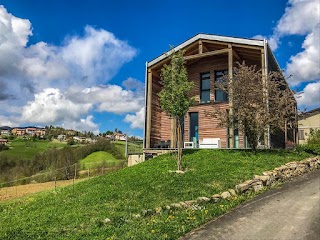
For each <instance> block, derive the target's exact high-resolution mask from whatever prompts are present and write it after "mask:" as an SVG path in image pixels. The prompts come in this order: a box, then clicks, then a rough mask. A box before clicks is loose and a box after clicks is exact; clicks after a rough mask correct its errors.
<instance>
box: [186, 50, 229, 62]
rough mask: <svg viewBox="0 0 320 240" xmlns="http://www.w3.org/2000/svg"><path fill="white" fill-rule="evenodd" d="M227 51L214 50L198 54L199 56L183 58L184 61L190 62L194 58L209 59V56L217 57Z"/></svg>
mask: <svg viewBox="0 0 320 240" xmlns="http://www.w3.org/2000/svg"><path fill="white" fill-rule="evenodd" d="M228 51H229V50H228V49H227V48H226V49H221V50H216V51H211V52H205V53H199V54H195V55H190V56H185V57H184V59H185V60H187V61H188V60H192V59H196V58H203V57H210V56H214V55H219V54H225V53H228Z"/></svg>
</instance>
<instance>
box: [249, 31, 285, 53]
mask: <svg viewBox="0 0 320 240" xmlns="http://www.w3.org/2000/svg"><path fill="white" fill-rule="evenodd" d="M252 38H253V39H259V40H263V39H267V41H268V43H269V46H270V48H271V50H272V51H275V50H276V49H277V48H278V45H279V38H278V37H277V36H271V37H266V36H262V35H255V36H253V37H252Z"/></svg>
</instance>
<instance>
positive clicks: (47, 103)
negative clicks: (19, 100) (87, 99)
mask: <svg viewBox="0 0 320 240" xmlns="http://www.w3.org/2000/svg"><path fill="white" fill-rule="evenodd" d="M91 108H92V104H90V103H83V104H79V103H74V102H72V101H70V100H69V99H67V98H66V97H65V96H64V94H63V93H61V92H60V90H59V89H56V88H46V89H44V90H43V91H42V92H40V93H37V94H35V96H34V100H33V101H30V102H28V103H27V105H26V106H24V107H23V109H22V119H21V120H22V121H23V122H29V123H43V124H51V123H57V122H61V121H63V120H74V119H78V118H80V116H82V115H83V114H86V113H87V112H88V111H89V110H90V109H91Z"/></svg>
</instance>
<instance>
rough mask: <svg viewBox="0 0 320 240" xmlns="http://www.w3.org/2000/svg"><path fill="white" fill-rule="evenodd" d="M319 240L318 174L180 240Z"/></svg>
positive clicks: (247, 204) (309, 176) (293, 182)
mask: <svg viewBox="0 0 320 240" xmlns="http://www.w3.org/2000/svg"><path fill="white" fill-rule="evenodd" d="M187 239H193V240H200V239H201V240H210V239H219V240H224V239H226V240H233V239H234V240H235V239H236V240H249V239H254V240H259V239H263V240H266V239H268V240H271V239H281V240H282V239H288V240H295V239H304V240H305V239H307V240H319V239H320V171H319V170H317V171H315V172H312V173H309V174H307V175H304V176H301V177H298V178H296V179H295V180H293V181H290V182H287V183H285V184H283V185H282V186H281V188H280V189H272V190H270V191H268V192H265V193H263V194H261V195H259V196H258V197H257V198H255V199H254V200H252V201H250V202H248V203H246V204H244V205H242V206H240V207H239V208H237V209H236V210H234V211H232V212H230V213H228V214H226V215H224V216H222V217H221V218H219V219H217V220H215V221H212V222H209V223H208V224H206V225H204V226H202V227H201V228H199V229H197V230H195V231H193V232H191V233H189V234H188V235H187V236H185V237H183V238H181V240H187Z"/></svg>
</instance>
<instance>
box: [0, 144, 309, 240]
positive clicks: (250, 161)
mask: <svg viewBox="0 0 320 240" xmlns="http://www.w3.org/2000/svg"><path fill="white" fill-rule="evenodd" d="M308 156H309V155H308V154H306V153H293V152H292V153H285V152H282V151H281V152H277V151H275V152H271V153H270V152H265V151H263V152H259V153H257V154H252V153H251V152H247V151H222V150H215V151H213V150H199V151H195V152H192V151H191V152H187V153H186V154H185V155H184V156H183V164H184V165H185V167H187V168H188V171H187V172H186V173H185V174H176V173H172V172H170V170H175V169H176V162H175V160H174V158H173V157H172V156H169V155H162V156H160V157H158V158H155V159H153V160H150V161H147V162H144V163H141V164H138V165H136V166H133V167H130V168H125V169H121V170H119V171H118V172H114V173H110V174H108V175H105V176H101V177H97V178H92V179H90V180H88V181H84V182H81V183H78V184H76V185H75V187H74V189H73V188H72V187H65V188H63V189H59V190H58V191H57V192H54V191H50V192H46V193H41V194H37V195H33V196H30V197H25V198H21V199H18V200H15V201H9V202H5V203H0V236H2V238H3V239H38V238H41V239H176V238H178V237H179V236H181V235H183V234H185V233H186V232H188V231H190V230H191V229H193V228H195V227H197V226H199V225H200V224H203V223H204V222H206V221H208V220H210V219H212V218H214V217H216V216H219V215H221V214H223V213H225V212H227V211H228V210H230V209H231V208H233V207H235V206H236V205H238V204H239V203H241V202H242V201H244V200H245V199H246V198H247V197H245V196H238V197H236V198H234V199H233V200H230V201H222V202H220V203H219V204H211V203H206V204H202V205H196V206H195V207H194V208H192V209H181V210H170V211H167V212H164V213H162V214H158V215H151V216H147V217H143V218H138V219H135V218H134V217H133V215H134V214H137V213H141V211H142V210H143V209H154V208H156V207H159V206H164V205H166V204H170V203H174V202H180V201H184V200H191V199H196V198H197V197H199V196H211V195H213V194H215V193H220V192H222V191H223V190H226V189H228V188H233V187H234V185H235V184H238V183H240V182H242V181H243V180H246V179H249V178H252V176H253V175H254V174H261V173H262V172H263V171H265V170H269V169H273V168H274V167H276V166H279V165H281V164H283V163H285V162H290V161H293V160H300V159H303V158H306V157H308ZM106 218H108V219H110V220H111V222H110V223H107V222H106V221H104V220H105V219H106Z"/></svg>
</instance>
